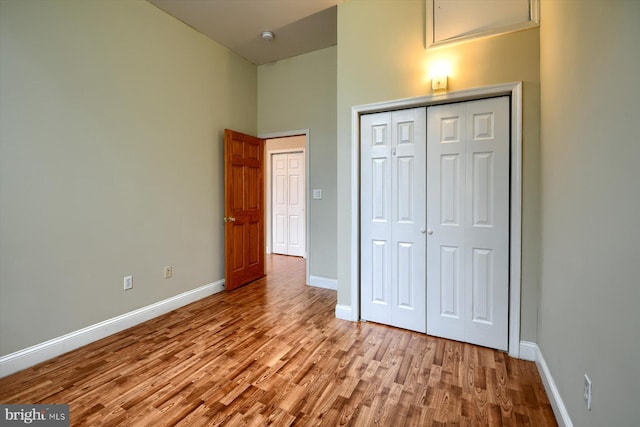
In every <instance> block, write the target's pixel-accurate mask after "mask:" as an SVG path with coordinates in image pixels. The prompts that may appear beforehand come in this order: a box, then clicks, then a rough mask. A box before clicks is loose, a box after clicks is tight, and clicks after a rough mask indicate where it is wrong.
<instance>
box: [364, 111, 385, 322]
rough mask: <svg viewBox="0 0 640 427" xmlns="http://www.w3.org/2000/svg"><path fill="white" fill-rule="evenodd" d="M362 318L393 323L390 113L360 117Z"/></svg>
mask: <svg viewBox="0 0 640 427" xmlns="http://www.w3.org/2000/svg"><path fill="white" fill-rule="evenodd" d="M360 131H361V153H360V156H361V157H360V159H361V168H360V173H361V175H360V178H361V187H360V193H361V194H360V202H361V208H360V227H361V232H360V300H361V304H360V316H361V317H362V319H365V320H370V321H374V322H379V323H384V324H390V322H391V304H392V301H391V273H392V270H391V256H392V248H391V245H392V243H391V211H392V210H391V151H392V142H391V133H392V132H391V113H380V114H368V115H364V116H362V118H361V122H360Z"/></svg>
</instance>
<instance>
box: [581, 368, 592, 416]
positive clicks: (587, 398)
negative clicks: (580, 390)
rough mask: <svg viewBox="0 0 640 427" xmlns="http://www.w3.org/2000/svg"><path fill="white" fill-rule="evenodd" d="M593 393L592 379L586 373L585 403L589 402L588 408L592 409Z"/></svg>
mask: <svg viewBox="0 0 640 427" xmlns="http://www.w3.org/2000/svg"><path fill="white" fill-rule="evenodd" d="M591 393H592V384H591V380H590V379H589V377H588V376H587V374H584V396H583V397H584V403H586V404H587V409H588V410H591Z"/></svg>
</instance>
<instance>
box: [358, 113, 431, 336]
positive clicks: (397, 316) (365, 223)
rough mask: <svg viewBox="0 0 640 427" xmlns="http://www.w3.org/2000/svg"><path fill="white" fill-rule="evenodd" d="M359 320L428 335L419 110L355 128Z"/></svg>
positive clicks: (374, 118)
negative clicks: (358, 162) (359, 144)
mask: <svg viewBox="0 0 640 427" xmlns="http://www.w3.org/2000/svg"><path fill="white" fill-rule="evenodd" d="M361 134H362V150H361V165H362V169H361V188H362V194H361V206H362V212H361V227H362V229H361V248H362V256H361V286H362V293H361V309H362V313H361V314H362V318H363V319H366V320H371V321H375V322H380V323H384V324H389V325H393V326H397V327H401V328H405V329H410V330H414V331H419V332H426V313H425V309H426V305H425V298H426V289H425V274H426V273H425V262H424V260H425V250H426V242H425V234H424V231H425V230H424V227H425V219H426V209H425V204H424V196H425V194H426V112H425V109H424V108H416V109H407V110H402V111H394V112H387V113H378V114H370V115H365V116H363V117H362V121H361Z"/></svg>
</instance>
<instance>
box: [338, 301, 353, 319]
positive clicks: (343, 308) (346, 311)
mask: <svg viewBox="0 0 640 427" xmlns="http://www.w3.org/2000/svg"><path fill="white" fill-rule="evenodd" d="M336 317H337V318H338V319H342V320H349V321H351V322H353V321H356V320H358V319H353V315H352V313H351V306H350V305H342V304H336Z"/></svg>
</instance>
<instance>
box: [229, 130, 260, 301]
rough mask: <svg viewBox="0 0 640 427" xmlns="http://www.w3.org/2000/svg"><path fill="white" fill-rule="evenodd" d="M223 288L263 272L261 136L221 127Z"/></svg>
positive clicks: (235, 284) (252, 278)
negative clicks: (222, 136) (222, 146)
mask: <svg viewBox="0 0 640 427" xmlns="http://www.w3.org/2000/svg"><path fill="white" fill-rule="evenodd" d="M224 202H225V203H224V205H225V206H224V221H225V226H224V246H225V288H226V289H227V291H231V290H233V289H236V288H238V287H240V286H242V285H245V284H247V283H249V282H251V281H253V280H255V279H258V278H260V277H262V276H264V274H265V244H264V140H263V139H260V138H256V137H255V136H251V135H245V134H243V133H240V132H236V131H233V130H229V129H225V131H224Z"/></svg>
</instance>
